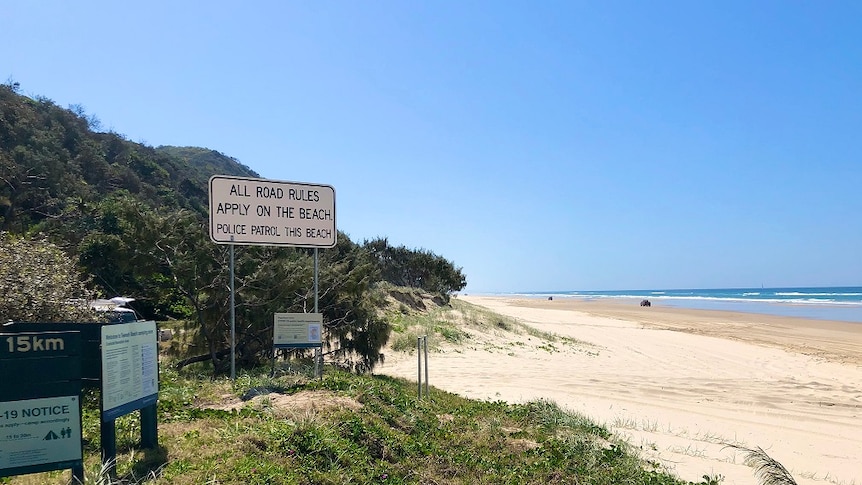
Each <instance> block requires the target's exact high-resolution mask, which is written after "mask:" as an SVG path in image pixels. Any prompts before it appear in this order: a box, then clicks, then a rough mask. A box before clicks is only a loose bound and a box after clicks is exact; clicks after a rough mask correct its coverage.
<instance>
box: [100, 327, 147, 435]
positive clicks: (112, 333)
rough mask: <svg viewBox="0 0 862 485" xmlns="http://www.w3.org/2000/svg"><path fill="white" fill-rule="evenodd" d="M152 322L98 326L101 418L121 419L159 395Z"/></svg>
mask: <svg viewBox="0 0 862 485" xmlns="http://www.w3.org/2000/svg"><path fill="white" fill-rule="evenodd" d="M156 333H157V332H156V322H133V323H123V324H117V325H104V326H102V414H103V419H106V418H105V417H104V415H105V414H108V418H107V419H112V418H115V417H117V416H122V415H123V414H127V413H129V412H132V411H134V410H136V409H140V408H142V407H144V406H147V405H149V404H152V403H155V401H156V399H157V396H158V392H159V360H158V355H159V348H158V345H159V344H158V338H157V335H156Z"/></svg>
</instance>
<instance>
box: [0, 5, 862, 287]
mask: <svg viewBox="0 0 862 485" xmlns="http://www.w3.org/2000/svg"><path fill="white" fill-rule="evenodd" d="M0 78H2V79H0V81H3V80H6V79H7V78H9V79H12V80H14V81H17V82H19V83H20V85H21V92H22V93H24V94H27V95H29V96H34V97H35V96H44V97H47V98H50V99H52V100H54V102H56V103H57V104H58V105H61V106H68V105H71V104H80V105H82V106H84V108H85V109H86V111H87V112H88V113H90V114H93V115H95V116H97V117H98V118H99V119H100V120H101V122H102V127H103V129H105V130H108V129H111V130H114V131H116V132H118V133H122V134H124V135H125V136H126V137H127V138H128V139H130V140H132V141H139V142H144V143H147V144H149V145H152V146H159V145H180V146H200V147H206V148H211V149H214V150H218V151H220V152H222V153H224V154H226V155H229V156H232V157H235V158H236V159H238V160H239V161H240V162H242V163H244V164H246V165H248V166H249V167H251V168H252V169H253V170H255V171H256V172H258V173H259V174H260V175H261V177H264V178H268V179H275V180H287V181H297V182H309V183H320V184H328V185H332V186H333V187H335V190H336V212H337V224H338V228H339V229H340V230H342V231H344V232H346V233H347V234H348V235H349V236H350V238H351V239H352V240H354V241H356V242H362V241H363V240H364V239H371V238H374V237H377V236H385V237H388V238H389V241H390V243H392V244H394V245H402V244H403V245H406V246H407V247H410V248H425V249H428V250H431V251H433V252H435V253H437V254H439V255H442V256H444V257H446V258H447V259H450V260H452V261H453V262H454V263H455V264H456V265H457V266H460V267H462V268H463V270H464V272H465V274H466V275H467V280H468V287H467V289H466V291H467V292H472V293H485V292H518V291H545V290H547V291H551V290H603V289H662V288H703V287H759V286H760V285H766V286H767V287H769V286H815V285H816V286H831V285H862V2H859V1H846V2H842V1H829V0H825V1H792V0H782V1H757V0H745V1H725V0H722V1H678V2H667V1H656V2H653V1H631V2H628V1H560V2H553V1H518V2H514V1H497V0H495V1H483V2H477V1H464V0H457V1H444V0H435V1H431V2H417V1H400V0H399V1H363V2H359V1H343V2H330V1H317V0H315V1H304V2H295V1H255V2H237V1H230V2H227V1H200V2H191V1H189V2H184V1H153V0H148V1H146V2H117V1H113V0H112V1H86V0H82V1H75V2H70V1H66V0H53V1H31V0H0Z"/></svg>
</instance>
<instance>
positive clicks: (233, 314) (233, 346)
mask: <svg viewBox="0 0 862 485" xmlns="http://www.w3.org/2000/svg"><path fill="white" fill-rule="evenodd" d="M230 239H231V241H233V236H231V238H230ZM233 246H234V245H233V244H231V245H230V378H231V380H234V381H235V380H236V299H235V297H234V287H233V264H234V263H233Z"/></svg>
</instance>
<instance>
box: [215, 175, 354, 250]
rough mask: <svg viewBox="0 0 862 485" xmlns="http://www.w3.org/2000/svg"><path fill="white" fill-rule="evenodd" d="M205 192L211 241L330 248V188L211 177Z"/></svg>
mask: <svg viewBox="0 0 862 485" xmlns="http://www.w3.org/2000/svg"><path fill="white" fill-rule="evenodd" d="M209 196H210V238H211V239H212V240H213V241H214V242H216V243H220V244H254V245H266V246H298V247H310V248H331V247H334V246H335V243H336V236H337V234H336V228H335V189H334V188H333V187H332V186H329V185H315V184H306V183H299V182H281V181H276V180H266V179H255V178H245V177H231V176H226V175H215V176H213V177H211V178H210V193H209Z"/></svg>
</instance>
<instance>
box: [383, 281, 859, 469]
mask: <svg viewBox="0 0 862 485" xmlns="http://www.w3.org/2000/svg"><path fill="white" fill-rule="evenodd" d="M459 298H461V299H462V300H465V301H468V302H471V303H473V304H476V305H480V306H483V307H486V308H488V309H491V310H493V311H495V312H497V313H500V314H502V315H506V316H510V317H513V318H515V319H517V320H518V321H520V322H522V323H523V324H526V325H528V326H530V327H533V328H535V329H537V330H540V331H544V332H551V333H553V334H556V335H559V336H562V337H569V338H570V339H577V342H574V341H572V340H564V339H561V340H559V341H557V342H551V343H550V344H548V343H547V342H544V341H542V340H541V339H539V338H537V337H535V336H530V335H529V334H527V333H522V334H520V335H519V334H513V333H507V332H497V333H491V334H483V335H474V336H472V337H471V339H470V340H468V341H467V343H465V344H463V345H461V346H459V347H452V348H446V347H443V348H442V350H440V351H437V352H433V353H431V355H429V364H428V368H429V381H430V383H431V385H432V386H434V387H437V388H440V389H443V390H446V391H450V392H454V393H457V394H460V395H463V396H465V397H469V398H475V399H487V400H504V401H507V402H511V403H517V402H526V401H531V400H536V399H540V398H544V399H549V400H552V401H554V402H556V403H557V404H558V405H559V406H560V407H562V408H564V409H568V410H570V411H575V412H578V413H581V414H584V415H586V416H589V417H591V418H593V419H594V420H595V421H597V422H599V423H601V424H604V425H606V426H607V427H608V428H609V429H610V430H611V431H612V432H614V433H615V434H616V435H618V436H619V437H621V438H623V439H625V440H626V441H628V442H629V443H630V444H632V445H633V446H634V447H636V448H639V449H640V452H641V455H642V456H643V457H644V458H646V459H650V460H654V461H657V462H659V463H661V464H662V465H663V466H664V467H665V468H666V469H667V470H668V471H670V472H672V473H675V474H676V475H678V476H679V477H680V478H683V479H685V480H691V481H700V480H702V479H703V476H704V475H709V476H717V475H721V476H723V477H724V480H723V482H722V483H724V484H729V485H734V484H755V483H757V481H756V479H755V477H754V474H753V470H752V468H750V467H748V466H745V465H743V464H742V460H743V457H744V454H743V453H741V452H740V451H738V450H735V449H733V448H729V447H727V446H726V444H727V443H734V444H738V445H743V446H747V447H749V448H754V447H758V446H759V447H761V448H763V449H764V450H765V451H766V452H767V453H768V454H769V455H770V456H771V457H772V458H774V459H776V460H778V461H779V462H781V463H782V464H783V465H784V466H785V467H786V468H787V469H788V470H789V471H790V472H791V474H792V475H793V477H794V478H795V479H796V481H797V482H798V483H799V484H800V485H803V484H844V485H853V484H856V485H862V419H860V418H862V324H858V323H845V322H826V321H816V320H805V319H798V318H790V317H773V316H766V315H756V314H745V313H731V312H721V311H701V310H689V309H680V308H668V307H662V306H659V305H656V304H655V303H654V305H653V306H652V307H648V308H642V307H640V306H639V305H638V302H637V301H633V300H620V301H609V302H608V301H600V302H599V301H584V300H577V299H557V300H553V301H548V300H542V299H530V298H510V297H474V296H461V297H459ZM416 365H417V364H416V357H415V355H413V356H411V355H408V354H404V353H400V354H399V353H392V352H390V353H388V354H387V356H386V363H385V364H383V365H381V366H380V367H378V368H377V369H376V372H378V373H383V374H389V375H395V376H400V377H405V378H408V379H413V380H416V378H417V377H416V374H417V369H416Z"/></svg>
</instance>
